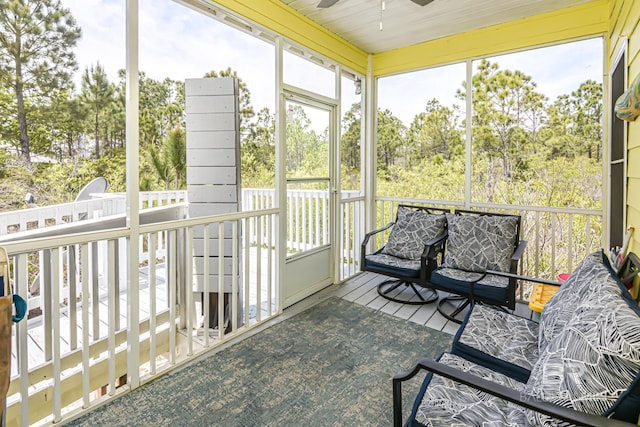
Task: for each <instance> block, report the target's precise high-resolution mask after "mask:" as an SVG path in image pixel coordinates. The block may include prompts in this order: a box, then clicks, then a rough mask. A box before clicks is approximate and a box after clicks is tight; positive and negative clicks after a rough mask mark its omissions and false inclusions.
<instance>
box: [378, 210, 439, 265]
mask: <svg viewBox="0 0 640 427" xmlns="http://www.w3.org/2000/svg"><path fill="white" fill-rule="evenodd" d="M446 221H447V220H446V218H445V216H444V214H431V213H428V212H424V211H417V210H413V209H409V208H405V207H403V206H400V207H398V215H397V220H396V223H395V225H394V226H393V229H392V230H391V234H390V235H389V240H388V241H387V244H386V245H385V247H384V248H383V249H382V253H384V254H387V255H392V256H395V257H398V258H404V259H420V257H421V256H422V253H423V252H424V245H425V244H426V243H427V242H429V240H432V239H434V238H436V237H438V236H439V235H441V234H442V233H443V232H444V228H445V225H446Z"/></svg>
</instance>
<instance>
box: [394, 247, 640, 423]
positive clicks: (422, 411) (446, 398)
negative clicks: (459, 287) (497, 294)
mask: <svg viewBox="0 0 640 427" xmlns="http://www.w3.org/2000/svg"><path fill="white" fill-rule="evenodd" d="M628 259H629V260H631V261H632V262H633V263H634V264H635V265H632V266H631V267H629V264H628V263H627V264H625V266H623V268H621V273H620V274H621V275H622V276H623V280H625V281H626V280H628V279H629V276H630V274H628V273H629V271H634V272H633V273H632V274H633V275H635V274H636V273H637V268H638V265H637V263H638V258H637V257H635V255H633V254H630V256H629V258H628ZM491 273H492V274H506V275H509V273H499V272H491ZM518 278H519V279H520V280H528V281H533V282H543V283H548V284H556V282H550V281H544V280H538V279H533V278H525V277H523V276H518ZM557 284H558V285H559V283H557ZM423 369H425V370H427V371H429V373H428V374H427V375H426V378H425V379H424V381H423V383H422V387H421V388H420V391H419V393H418V396H417V398H416V399H415V402H414V405H413V409H412V412H411V415H410V417H409V420H408V422H407V424H406V425H411V426H452V425H456V426H458V425H475V426H478V425H483V426H484V425H487V426H489V425H490V426H506V425H512V426H532V425H536V426H537V425H557V424H562V425H566V424H567V423H569V424H576V425H593V426H608V425H611V426H615V425H629V424H628V423H629V422H631V423H634V424H636V423H637V422H638V416H639V413H640V309H639V308H638V302H637V301H636V300H634V299H633V297H632V296H631V293H630V292H629V291H628V290H627V287H626V286H625V284H624V283H623V282H622V281H621V280H620V277H619V274H618V273H616V272H615V271H614V270H613V269H612V268H611V266H610V264H609V259H608V257H607V256H606V254H605V252H604V251H602V250H600V251H597V252H594V253H592V254H590V255H588V256H587V257H586V258H585V259H584V260H583V261H582V263H581V264H580V265H579V266H578V267H577V268H576V269H575V270H574V271H573V272H572V273H571V275H570V277H569V279H568V280H567V281H566V282H565V283H563V284H562V286H561V287H560V289H559V290H558V292H557V293H556V294H555V295H554V296H553V297H552V298H551V299H550V300H549V302H548V303H547V304H546V305H545V307H544V308H543V310H542V313H541V316H540V321H539V322H535V321H532V320H529V319H526V318H523V317H519V316H516V315H514V314H510V313H508V312H506V311H504V310H502V309H500V308H496V307H490V306H485V305H480V304H475V305H474V306H473V307H472V309H471V310H470V311H469V313H468V314H467V316H466V318H465V320H464V322H463V323H462V325H461V326H460V328H459V330H458V332H457V334H456V335H455V337H454V342H453V345H452V348H451V350H450V351H449V352H448V353H444V354H442V355H441V356H440V357H439V359H438V360H437V361H433V360H429V359H423V360H422V361H420V363H418V364H417V365H416V366H415V367H414V368H413V369H412V370H411V371H408V372H401V373H398V374H397V375H396V376H395V377H394V378H393V412H394V425H395V426H400V425H402V382H404V381H406V380H408V379H410V378H412V377H414V376H415V375H416V374H417V373H418V372H421V371H422V370H423ZM561 420H562V421H561Z"/></svg>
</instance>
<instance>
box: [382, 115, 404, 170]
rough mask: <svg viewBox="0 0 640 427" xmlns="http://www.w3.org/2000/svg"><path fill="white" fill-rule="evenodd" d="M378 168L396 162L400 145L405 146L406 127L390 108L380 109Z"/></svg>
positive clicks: (384, 167) (385, 168)
mask: <svg viewBox="0 0 640 427" xmlns="http://www.w3.org/2000/svg"><path fill="white" fill-rule="evenodd" d="M377 130H378V169H382V170H388V168H389V166H392V165H393V164H395V161H396V155H397V151H398V148H399V147H402V146H404V143H405V137H404V135H405V131H406V127H405V126H404V125H403V124H402V121H401V120H400V119H399V118H397V117H396V116H394V115H393V113H392V112H391V111H389V110H384V111H382V110H380V109H378V129H377Z"/></svg>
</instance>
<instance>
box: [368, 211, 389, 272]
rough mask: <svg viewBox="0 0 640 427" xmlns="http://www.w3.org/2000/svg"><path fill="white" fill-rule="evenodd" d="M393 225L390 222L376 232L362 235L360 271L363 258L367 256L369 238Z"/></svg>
mask: <svg viewBox="0 0 640 427" xmlns="http://www.w3.org/2000/svg"><path fill="white" fill-rule="evenodd" d="M393 224H395V222H390V223H389V224H387V225H385V226H384V227H380V228H378V229H376V230H373V231H370V232H368V233H367V234H365V235H364V239H363V240H362V245H360V269H363V268H364V264H365V262H364V261H365V256H366V255H367V245H368V244H369V239H370V238H371V236H374V235H376V234H378V233H382V232H383V231H385V230H386V229H388V228H390V227H391V226H393ZM363 271H364V270H363Z"/></svg>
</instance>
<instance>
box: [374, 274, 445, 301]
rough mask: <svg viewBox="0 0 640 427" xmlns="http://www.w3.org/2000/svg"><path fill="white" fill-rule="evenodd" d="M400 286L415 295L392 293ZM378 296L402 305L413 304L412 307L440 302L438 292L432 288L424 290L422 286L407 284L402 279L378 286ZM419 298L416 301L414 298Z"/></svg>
mask: <svg viewBox="0 0 640 427" xmlns="http://www.w3.org/2000/svg"><path fill="white" fill-rule="evenodd" d="M400 286H406V287H408V288H409V289H411V290H412V291H413V293H409V295H408V297H407V295H405V292H403V291H401V292H398V293H392V292H393V291H395V290H396V289H398V288H399V287H400ZM378 294H379V295H380V296H381V297H383V298H386V299H388V300H389V301H393V302H398V303H401V304H411V305H419V304H430V303H432V302H436V301H437V300H438V292H437V291H436V290H435V289H431V288H423V287H422V286H419V285H418V286H416V284H415V283H413V282H407V281H405V280H400V279H389V280H385V281H384V282H382V283H380V284H379V285H378ZM403 295H404V296H405V298H400V296H403ZM414 295H415V296H417V297H418V299H414V298H413V296H414Z"/></svg>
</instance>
